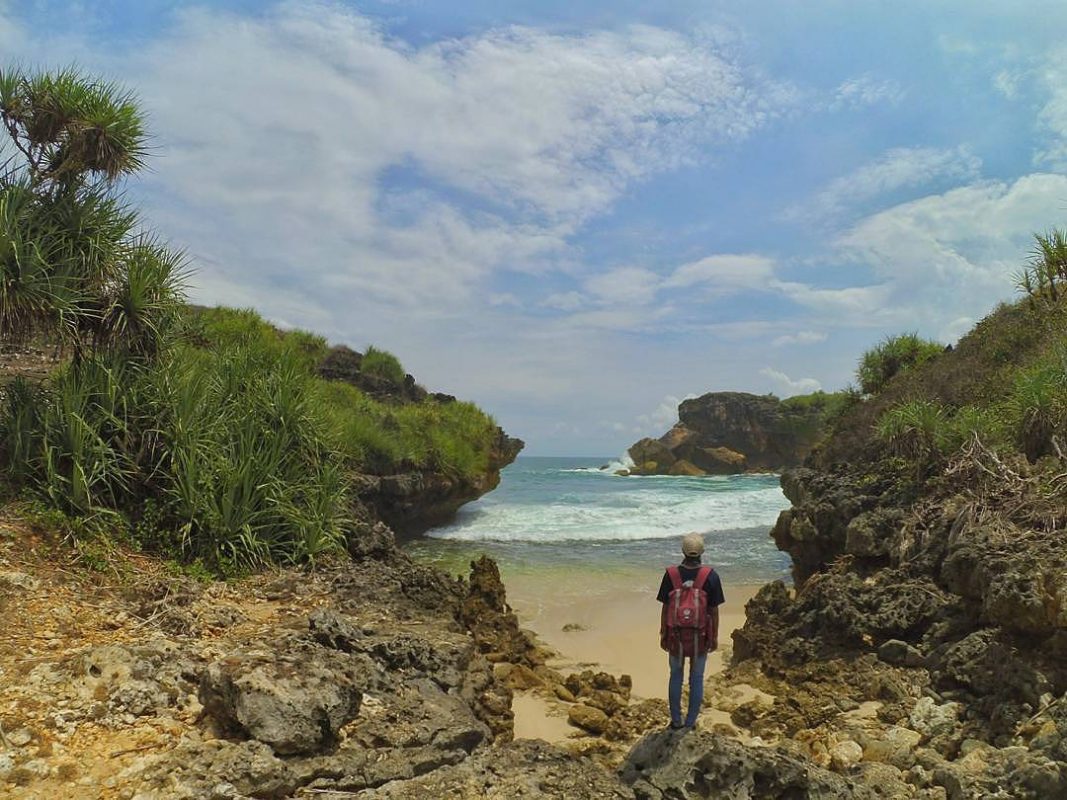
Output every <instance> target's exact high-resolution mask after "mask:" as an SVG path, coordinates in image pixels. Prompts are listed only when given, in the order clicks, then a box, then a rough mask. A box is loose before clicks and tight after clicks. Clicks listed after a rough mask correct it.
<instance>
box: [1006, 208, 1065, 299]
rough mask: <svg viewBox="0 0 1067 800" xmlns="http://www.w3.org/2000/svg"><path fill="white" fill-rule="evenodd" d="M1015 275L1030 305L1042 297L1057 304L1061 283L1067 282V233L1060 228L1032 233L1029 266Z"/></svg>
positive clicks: (1017, 286)
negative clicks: (1032, 247)
mask: <svg viewBox="0 0 1067 800" xmlns="http://www.w3.org/2000/svg"><path fill="white" fill-rule="evenodd" d="M1014 277H1015V287H1016V288H1017V289H1018V290H1019V291H1021V292H1025V293H1026V297H1027V302H1028V303H1029V304H1030V307H1031V308H1035V307H1036V305H1037V302H1038V301H1041V300H1045V301H1047V302H1050V303H1056V302H1057V301H1058V300H1059V299H1060V295H1061V294H1063V289H1062V288H1061V287H1060V284H1062V283H1063V282H1064V281H1067V233H1064V231H1062V230H1060V229H1059V228H1053V229H1052V230H1050V231H1048V232H1047V233H1035V234H1034V249H1033V251H1032V252H1031V257H1030V265H1029V266H1028V267H1026V268H1024V269H1022V270H1020V271H1018V272H1016V273H1015V276H1014Z"/></svg>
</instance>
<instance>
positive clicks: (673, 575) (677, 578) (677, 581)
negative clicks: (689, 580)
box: [667, 567, 682, 589]
mask: <svg viewBox="0 0 1067 800" xmlns="http://www.w3.org/2000/svg"><path fill="white" fill-rule="evenodd" d="M667 577H669V578H670V579H671V587H672V588H674V589H681V588H682V573H681V572H680V571H679V569H678V567H667Z"/></svg>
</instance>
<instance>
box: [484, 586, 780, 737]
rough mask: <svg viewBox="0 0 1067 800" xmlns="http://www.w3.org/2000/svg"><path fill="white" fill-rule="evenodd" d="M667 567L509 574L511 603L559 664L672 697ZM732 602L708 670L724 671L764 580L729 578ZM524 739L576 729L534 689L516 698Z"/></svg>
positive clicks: (639, 693) (724, 610) (641, 692)
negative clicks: (663, 584)
mask: <svg viewBox="0 0 1067 800" xmlns="http://www.w3.org/2000/svg"><path fill="white" fill-rule="evenodd" d="M661 575H662V573H661V572H659V571H658V570H657V569H655V568H652V569H650V570H648V572H647V574H642V573H637V572H633V573H623V574H620V573H618V572H613V571H609V572H596V571H595V570H588V571H577V572H575V571H572V570H567V571H560V572H555V573H552V574H543V573H542V574H523V573H521V572H520V573H517V574H511V575H508V574H505V575H504V580H505V583H506V585H507V588H508V601H509V603H510V604H511V606H512V608H514V610H515V612H516V614H517V615H518V617H519V619H520V621H521V623H522V625H523V626H524V627H527V628H529V629H530V630H532V631H534V632H535V633H536V634H537V636H538V638H540V639H541V641H543V642H545V644H547V645H548V646H550V647H551V648H553V649H554V650H556V651H557V652H558V653H559V658H558V659H556V660H555V661H553V662H552V666H554V667H556V668H557V669H559V670H561V671H563V672H572V671H576V670H582V669H597V670H604V671H606V672H610V673H612V674H614V675H622V674H626V675H629V676H630V677H631V678H632V679H633V694H634V696H635V697H640V698H661V699H666V697H667V656H666V654H665V653H664V652H663V651H662V650H660V648H659V610H660V606H659V603H657V602H656V597H655V595H656V590H657V589H658V587H659V580H660V577H661ZM723 584H724V587H723V588H724V594H725V596H726V603H725V604H724V605H723V606H722V607H721V608H720V634H719V638H720V650H719V651H717V652H715V653H713V654H712V656H711V658H710V659H709V661H708V666H707V670H706V674H707V675H708V676H710V675H713V674H715V673H716V672H718V671H720V670H721V669H722V663H723V654H724V651H726V652H727V653H728V651H729V647H730V634H731V632H732V631H733V630H734V629H735V628H737V627H739V626H741V625H743V624H744V619H745V603H747V602H748V600H749V599H750V598H751V597H752V596H753V595H754V594H755V593H756V592H757V591H758V590H759V587H758V586H751V585H743V586H731V585H730V584H729V583H728V580H727V579H726V578H725V577H724V578H723ZM514 709H515V735H516V737H517V738H543V739H548V740H559V739H562V738H566V737H567V736H569V735H570V734H573V733H574V732H575V729H574V728H572V727H570V726H569V725H568V724H567V722H566V720H565V719H564V718H563V716H562V714H563V713H564V712H563V711H562V710H561V708H558V707H557V704H555V703H553V702H551V701H546V700H544V699H542V698H540V697H538V696H535V695H532V694H530V693H520V694H517V695H516V698H515V704H514Z"/></svg>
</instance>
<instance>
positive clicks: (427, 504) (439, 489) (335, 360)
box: [316, 346, 525, 538]
mask: <svg viewBox="0 0 1067 800" xmlns="http://www.w3.org/2000/svg"><path fill="white" fill-rule="evenodd" d="M363 361H364V356H363V354H362V353H358V352H356V351H354V350H352V349H350V348H348V347H344V346H338V347H333V348H331V349H330V350H329V351H328V352H327V353H326V354H325V355H324V356H323V357H322V360H321V361H320V362H319V363H318V365H317V366H316V371H317V372H318V374H319V376H320V377H322V378H323V379H325V380H329V381H338V382H342V383H346V384H348V385H350V386H353V387H355V388H356V389H358V390H359V391H361V392H364V393H366V394H367V395H368V396H370V397H373V398H375V399H376V400H378V401H380V402H383V403H386V404H387V405H390V406H404V405H418V404H423V405H430V406H434V405H436V406H449V405H453V404H455V403H456V402H457V400H456V398H455V397H453V396H451V395H447V394H441V393H437V392H434V393H431V392H428V391H427V390H426V389H424V388H423V387H422V386H420V385H419V384H418V383H417V382H416V381H415V378H414V376H412V375H410V374H403V375H402V377H401V375H400V374H399V373H398V374H397V375H396V377H394V378H390V377H388V376H383V375H376V374H374V373H372V372H369V371H368V370H367V369H365V368H364V366H363ZM472 438H475V437H472ZM478 446H479V447H480V448H481V453H480V454H479V455H480V461H479V466H478V468H477V469H474V470H471V471H468V472H466V473H457V472H456V471H446V470H442V469H435V468H433V467H432V466H430V467H426V466H420V465H418V464H412V463H410V462H408V461H404V460H400V461H395V462H391V463H388V464H385V465H382V467H379V468H378V469H357V470H354V471H353V474H352V490H353V495H354V500H355V502H354V507H353V509H352V513H353V515H354V516H356V517H358V518H361V519H368V518H369V519H371V520H374V521H381V522H384V523H385V524H386V525H388V526H389V527H390V528H391V529H392V531H393V532H394V533H396V534H397V535H398V536H400V537H403V538H408V537H412V536H417V535H419V534H421V533H424V532H425V531H427V530H429V529H430V528H432V527H435V526H438V525H444V524H446V523H448V522H450V521H451V520H452V519H453V518H454V517H455V514H456V511H457V510H458V509H459V508H460V507H461V506H462V505H464V504H465V503H469V502H472V501H474V500H477V499H478V498H479V497H481V496H482V495H484V494H486V493H487V492H491V491H492V490H493V489H495V488H496V487H497V486H498V485H499V484H500V471H501V470H502V469H503V468H504V467H506V466H507V465H508V464H510V463H511V462H513V461H514V460H515V458H516V456H518V454H519V453H520V452H521V451H522V448H523V447H524V446H525V445H524V443H523V441H522V440H521V439H516V438H514V437H512V436H508V435H507V434H506V433H505V432H504V430H503V429H502V428H500V427H499V426H495V425H494V426H493V427H492V428H491V430H490V431H489V435H488V436H486V437H484V439H480V440H479V442H478Z"/></svg>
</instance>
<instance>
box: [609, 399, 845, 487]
mask: <svg viewBox="0 0 1067 800" xmlns="http://www.w3.org/2000/svg"><path fill="white" fill-rule="evenodd" d="M823 428H824V425H823V410H822V407H821V406H819V405H818V404H812V405H804V406H794V405H790V404H783V402H782V401H781V400H779V399H778V398H776V397H773V396H770V395H754V394H746V393H744V392H712V393H710V394H705V395H703V396H701V397H697V398H695V399H690V400H684V401H682V403H681V404H680V405H679V406H678V423H677V424H676V425H675V426H674V427H673V428H672V429H671V430H670V431H668V432H667V433H666V434H664V435H663V436H661V437H660V438H659V439H650V438H646V439H642V440H640V441H639V442H637V443H635V444H634V445H633V446H632V447H631V448H630V449H629V455H630V458H631V459H633V462H634V468H633V470H632V472H633V474H638V475H732V474H736V473H740V472H746V471H748V472H768V471H778V470H780V469H782V468H784V467H789V466H796V465H798V464H800V463H801V462H802V461H803V460H804V457H805V456H806V455H807V454H808V452H810V450H811V448H812V447H813V446H814V445H815V444H816V442H817V441H818V440H819V438H820V436H821V435H822V433H823Z"/></svg>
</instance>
